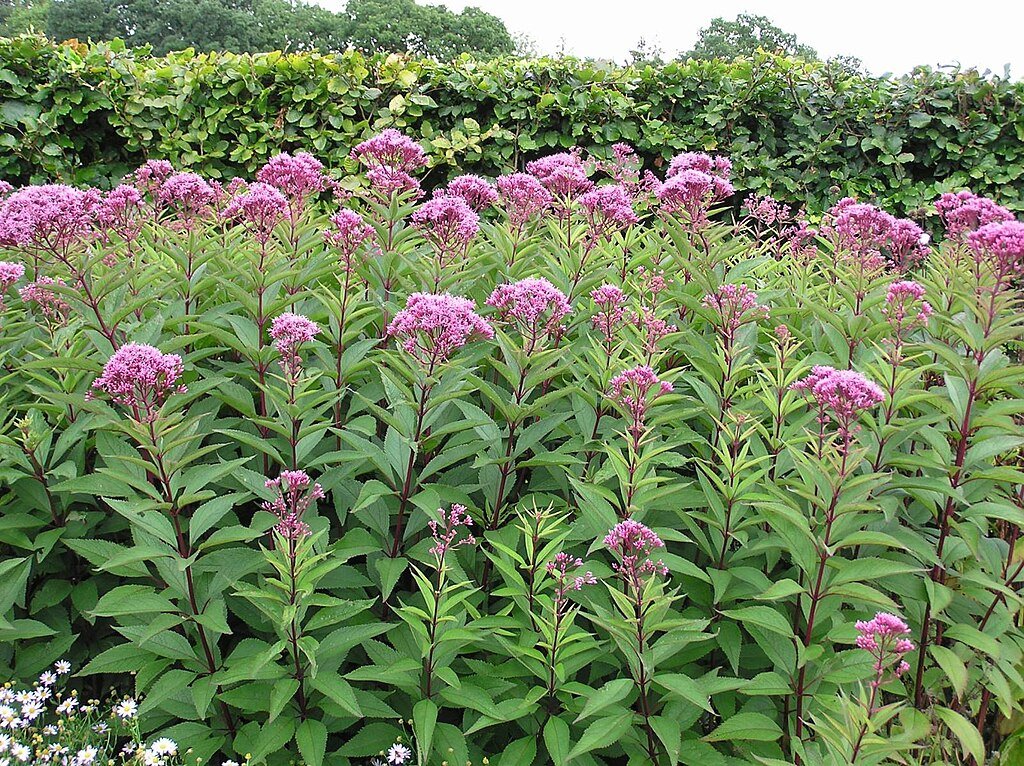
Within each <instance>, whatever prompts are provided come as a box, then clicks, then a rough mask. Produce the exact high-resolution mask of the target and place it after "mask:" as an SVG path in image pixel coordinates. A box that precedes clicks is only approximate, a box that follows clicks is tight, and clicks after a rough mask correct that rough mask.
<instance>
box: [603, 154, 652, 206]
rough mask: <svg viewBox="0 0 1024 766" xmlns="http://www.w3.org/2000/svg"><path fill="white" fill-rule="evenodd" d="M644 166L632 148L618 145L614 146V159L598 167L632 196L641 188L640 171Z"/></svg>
mask: <svg viewBox="0 0 1024 766" xmlns="http://www.w3.org/2000/svg"><path fill="white" fill-rule="evenodd" d="M643 164H644V163H643V160H642V159H640V157H639V156H638V155H637V153H636V150H635V149H634V148H633V147H632V146H630V145H629V144H626V143H618V144H613V145H612V159H610V160H606V161H601V162H599V163H598V167H599V168H600V169H601V170H603V171H604V172H605V173H607V174H608V175H610V176H611V177H612V179H614V181H615V183H617V184H620V185H621V186H623V187H625V189H626V190H627V191H629V193H630V194H635V193H636V192H637V191H638V189H639V186H640V169H641V168H642V167H643Z"/></svg>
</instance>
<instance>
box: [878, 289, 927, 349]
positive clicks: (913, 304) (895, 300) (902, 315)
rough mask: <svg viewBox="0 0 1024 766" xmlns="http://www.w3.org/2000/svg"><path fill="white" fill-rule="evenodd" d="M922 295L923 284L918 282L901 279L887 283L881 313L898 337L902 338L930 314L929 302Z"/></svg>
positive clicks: (923, 291)
mask: <svg viewBox="0 0 1024 766" xmlns="http://www.w3.org/2000/svg"><path fill="white" fill-rule="evenodd" d="M924 295H925V289H924V285H921V284H920V283H918V282H913V281H911V280H902V281H899V282H893V283H892V284H891V285H889V289H888V290H886V293H885V306H883V307H882V313H883V314H885V317H886V319H887V320H888V322H889V324H890V325H891V326H892V328H893V332H894V333H895V335H896V336H897V337H898V338H900V339H902V338H903V336H904V335H905V334H906V333H907V332H908V331H910V330H911V329H913V328H914V327H917V326H919V325H923V324H925V323H926V322H927V321H928V318H929V317H930V316H931V315H932V313H933V312H932V307H931V304H930V303H928V301H926V300H924Z"/></svg>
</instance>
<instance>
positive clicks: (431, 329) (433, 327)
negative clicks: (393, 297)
mask: <svg viewBox="0 0 1024 766" xmlns="http://www.w3.org/2000/svg"><path fill="white" fill-rule="evenodd" d="M475 308H476V307H475V305H474V304H473V301H470V300H467V299H466V298H460V297H457V296H454V295H448V294H447V293H443V294H440V295H435V294H432V293H413V294H412V295H410V296H409V298H408V300H407V301H406V303H405V308H404V309H402V310H401V311H399V312H398V313H397V314H396V315H395V318H394V319H392V320H391V324H390V325H388V335H389V336H391V337H393V338H397V339H398V340H399V343H400V345H401V347H402V348H403V349H404V350H405V351H406V353H408V354H410V355H411V356H412V357H413V358H414V359H415V360H416V361H417V362H418V363H419V364H420V365H421V366H422V367H423V369H424V370H426V372H427V374H432V373H433V372H434V370H435V369H436V368H437V366H438V365H439V364H443V363H444V362H446V361H448V359H450V358H451V356H452V354H454V353H455V352H456V351H458V350H459V349H460V348H462V347H463V346H465V345H466V343H468V342H469V340H470V339H471V338H473V337H480V338H485V339H487V340H490V339H491V338H493V337H494V330H492V329H491V326H490V325H489V324H487V321H486V320H485V319H484V318H483V317H481V316H479V315H477V314H476V313H475V311H474V309H475Z"/></svg>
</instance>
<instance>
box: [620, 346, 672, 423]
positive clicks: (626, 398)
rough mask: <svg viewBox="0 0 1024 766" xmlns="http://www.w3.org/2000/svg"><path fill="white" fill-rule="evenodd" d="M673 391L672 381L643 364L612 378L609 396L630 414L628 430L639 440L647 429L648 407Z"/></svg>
mask: <svg viewBox="0 0 1024 766" xmlns="http://www.w3.org/2000/svg"><path fill="white" fill-rule="evenodd" d="M671 391H672V384H671V383H669V382H668V381H665V380H659V378H658V375H657V373H655V371H654V370H653V369H652V368H651V367H649V366H647V365H645V364H641V365H637V366H636V367H632V368H630V369H628V370H625V371H623V372H620V373H619V374H618V375H616V376H615V377H614V378H612V381H611V386H610V388H609V391H608V397H609V398H610V399H611V400H612V401H614V402H615V403H616V404H618V405H619V406H620V407H622V409H623V410H625V411H626V413H627V414H628V415H629V417H630V419H631V421H632V422H631V423H630V425H629V427H628V429H627V430H628V431H629V433H630V435H631V436H632V437H633V439H634V441H635V442H639V440H640V438H641V437H642V436H643V434H644V431H645V430H646V418H647V409H648V408H649V407H650V405H651V404H652V403H653V402H654V400H655V399H657V398H658V397H660V396H662V395H664V394H667V393H670V392H671Z"/></svg>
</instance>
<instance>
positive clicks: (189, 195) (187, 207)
mask: <svg viewBox="0 0 1024 766" xmlns="http://www.w3.org/2000/svg"><path fill="white" fill-rule="evenodd" d="M156 196H157V201H158V202H159V203H160V205H161V207H164V208H167V209H170V210H172V211H173V212H174V214H175V215H176V217H177V219H178V223H180V224H181V226H182V227H183V228H185V229H186V230H187V229H190V228H191V227H193V226H194V225H195V223H196V221H197V220H198V219H200V218H205V217H206V216H208V215H209V213H210V212H211V210H210V209H211V206H212V205H213V203H214V202H215V201H216V199H217V190H216V189H214V188H213V187H212V186H210V184H209V183H207V182H206V180H205V179H203V178H202V177H201V176H199V175H197V174H196V173H173V174H172V175H170V176H168V177H167V178H166V180H164V182H163V183H162V184H160V188H159V190H158V191H157V195H156Z"/></svg>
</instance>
